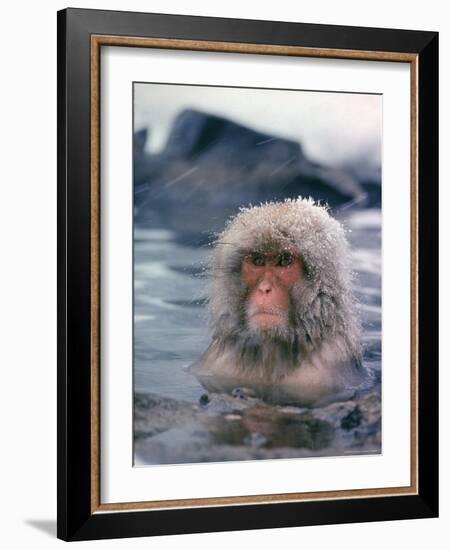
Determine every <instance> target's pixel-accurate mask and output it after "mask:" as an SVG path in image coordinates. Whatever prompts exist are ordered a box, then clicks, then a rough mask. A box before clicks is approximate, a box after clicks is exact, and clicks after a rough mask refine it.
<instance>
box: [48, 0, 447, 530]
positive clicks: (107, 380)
mask: <svg viewBox="0 0 450 550" xmlns="http://www.w3.org/2000/svg"><path fill="white" fill-rule="evenodd" d="M437 156H438V34H437V33H435V32H427V31H410V30H393V29H375V28H357V27H344V26H327V25H312V24H302V23H287V22H286V23H281V22H272V21H252V20H240V19H219V18H208V17H191V16H173V15H162V14H147V13H130V12H112V11H99V10H84V9H66V10H63V11H61V12H58V270H59V273H58V331H59V333H58V346H59V347H58V537H60V538H62V539H64V540H87V539H99V538H113V537H131V536H149V535H162V534H176V533H194V532H206V531H226V530H239V529H256V528H275V527H287V526H301V525H319V524H327V523H344V522H361V521H378V520H393V519H407V518H425V517H436V516H437V514H438V417H437V411H438V359H437V353H438V344H437V338H438V330H437V323H438V290H437V276H438V275H437V273H438V271H437V261H438V253H437V250H438V246H437V243H438V237H437V227H438V220H437V213H438V209H437V201H438V182H437V178H438V176H437V174H438V172H437V165H438V158H437Z"/></svg>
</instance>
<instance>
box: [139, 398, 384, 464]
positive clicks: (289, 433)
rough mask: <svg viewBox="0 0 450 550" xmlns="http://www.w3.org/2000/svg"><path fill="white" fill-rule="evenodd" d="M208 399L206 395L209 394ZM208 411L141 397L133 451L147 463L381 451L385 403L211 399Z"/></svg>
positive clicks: (378, 401) (376, 401)
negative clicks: (322, 404) (283, 403)
mask: <svg viewBox="0 0 450 550" xmlns="http://www.w3.org/2000/svg"><path fill="white" fill-rule="evenodd" d="M205 395H206V394H205ZM208 399H209V401H208V404H207V406H201V407H199V406H198V405H195V404H193V403H188V402H183V401H177V400H174V399H169V398H164V397H160V396H156V395H153V394H139V393H138V394H136V395H135V420H134V426H135V451H136V454H137V456H138V458H139V462H140V463H142V464H176V463H190V462H208V461H226V460H254V459H260V458H295V457H304V456H339V455H342V454H359V453H379V452H380V451H381V399H380V396H379V394H378V393H377V392H375V391H374V392H371V393H369V394H367V395H364V396H362V397H360V398H357V399H356V398H355V399H354V400H350V401H345V402H340V403H332V404H330V405H327V406H325V407H319V408H315V409H314V408H313V409H305V408H300V407H295V406H289V407H283V406H276V405H272V404H268V403H265V402H262V401H261V400H260V399H257V398H255V397H247V398H246V399H241V398H236V397H233V396H231V395H228V394H218V393H210V394H208Z"/></svg>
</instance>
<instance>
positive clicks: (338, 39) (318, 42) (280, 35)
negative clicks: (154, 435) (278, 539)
mask: <svg viewBox="0 0 450 550" xmlns="http://www.w3.org/2000/svg"><path fill="white" fill-rule="evenodd" d="M57 23H58V60H57V65H58V84H57V85H58V122H57V134H58V150H57V152H58V168H57V170H58V199H57V200H58V222H57V223H58V289H57V291H58V381H57V390H58V411H57V412H58V422H57V430H58V446H57V451H58V472H57V476H58V522H57V536H58V537H59V538H61V539H63V540H89V539H102V538H121V537H137V536H149V535H164V534H181V533H201V532H212V531H229V530H242V529H260V528H276V527H290V526H301V525H323V524H330V523H350V522H367V521H386V520H396V519H412V518H430V517H437V515H438V33H436V32H425V31H410V30H396V29H376V28H365V27H346V26H334V25H313V24H303V23H287V22H273V21H253V20H243V19H224V18H211V17H197V16H195V17H194V16H181V15H164V14H148V13H132V12H117V11H103V10H86V9H73V8H69V9H66V10H62V11H60V12H58V19H57ZM93 34H96V35H102V34H103V35H116V36H133V37H144V38H149V37H152V38H170V39H188V40H202V41H220V42H236V43H249V44H270V45H282V46H300V47H310V48H332V49H343V50H364V51H383V52H397V53H399V52H401V53H412V54H416V55H417V56H418V67H419V71H418V120H417V123H418V136H419V140H418V220H419V223H418V240H419V256H418V264H419V286H418V294H419V296H418V311H419V315H418V334H419V373H418V375H419V379H418V387H419V415H418V442H419V443H418V448H419V456H418V468H419V476H418V477H419V491H418V494H417V495H409V496H392V497H376V498H372V497H371V498H345V499H339V500H320V501H310V502H286V503H270V504H269V503H268V504H249V505H231V506H218V507H213V506H210V507H199V508H184V509H171V510H151V511H134V512H131V511H130V512H113V513H103V512H102V513H94V514H92V513H91V441H90V437H89V435H90V433H91V432H90V431H91V409H90V403H91V372H90V362H91V341H90V337H91V326H90V312H91V310H90V308H91V301H90V300H91V280H90V265H91V252H90V223H89V220H90V200H91V199H90V184H89V182H90V38H91V35H93Z"/></svg>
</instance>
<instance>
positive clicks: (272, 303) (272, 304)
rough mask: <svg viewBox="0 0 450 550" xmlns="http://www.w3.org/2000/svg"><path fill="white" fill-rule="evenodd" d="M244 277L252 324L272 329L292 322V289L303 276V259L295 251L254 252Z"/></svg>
mask: <svg viewBox="0 0 450 550" xmlns="http://www.w3.org/2000/svg"><path fill="white" fill-rule="evenodd" d="M241 276H242V279H243V281H244V282H245V283H246V285H247V286H248V289H249V297H248V303H247V320H248V323H249V325H250V326H251V327H254V328H257V329H263V330H264V329H270V328H275V327H283V326H286V325H287V324H288V322H289V300H290V298H289V290H290V289H291V288H292V286H293V285H294V284H295V283H297V282H298V281H301V280H302V279H303V278H304V267H303V262H302V260H301V259H300V258H299V257H297V256H295V255H294V254H293V253H291V252H288V251H285V252H281V253H279V254H263V253H258V252H255V253H251V254H248V255H246V256H245V258H244V260H243V262H242V268H241Z"/></svg>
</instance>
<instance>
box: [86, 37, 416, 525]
mask: <svg viewBox="0 0 450 550" xmlns="http://www.w3.org/2000/svg"><path fill="white" fill-rule="evenodd" d="M102 46H121V47H139V48H164V49H172V50H191V51H206V52H228V53H247V54H261V55H287V56H298V57H319V58H330V59H355V60H371V61H390V62H400V63H409V65H410V82H411V95H410V99H411V116H410V129H411V144H410V146H411V195H410V201H411V202H410V207H411V216H410V223H411V242H410V252H411V269H410V277H411V394H410V396H411V437H410V445H411V449H410V479H411V484H410V485H409V486H406V487H386V488H376V489H374V488H367V489H353V490H340V491H317V492H309V493H306V492H304V493H282V494H267V495H245V496H232V497H210V498H195V499H177V500H154V501H145V502H120V503H110V504H105V503H101V499H100V495H101V493H100V481H101V471H100V460H101V457H100V307H101V303H100V295H101V294H100V292H101V289H100V269H101V266H100V215H101V212H100V210H101V208H100V205H101V203H100V193H101V189H100V187H101V186H100V85H101V82H100V80H101V78H100V50H101V47H102ZM418 71H419V65H418V55H416V54H409V53H400V52H399V53H397V52H382V51H379V52H378V51H376V52H374V51H365V50H339V49H331V48H305V47H301V46H280V45H273V44H247V43H235V42H212V41H198V40H179V39H166V38H141V37H132V36H114V35H91V67H90V74H91V89H90V94H91V96H90V97H91V101H90V115H91V130H90V137H91V143H90V151H91V169H90V177H91V193H90V196H91V513H92V514H94V513H106V512H122V511H132V510H162V509H174V508H199V507H217V506H229V505H234V506H236V505H249V504H274V503H283V502H306V501H314V500H340V499H348V498H353V499H355V498H368V497H372V498H375V497H387V496H404V495H416V494H418V486H419V485H418V481H419V480H418V392H419V388H418V378H419V377H418V368H419V364H418V284H419V283H418V280H419V274H418V246H419V243H418V139H419V138H418Z"/></svg>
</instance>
